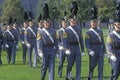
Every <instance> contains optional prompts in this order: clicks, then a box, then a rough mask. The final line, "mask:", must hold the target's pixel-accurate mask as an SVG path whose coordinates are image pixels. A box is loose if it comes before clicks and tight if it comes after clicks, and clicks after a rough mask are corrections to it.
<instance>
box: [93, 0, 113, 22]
mask: <svg viewBox="0 0 120 80" xmlns="http://www.w3.org/2000/svg"><path fill="white" fill-rule="evenodd" d="M95 4H96V5H97V8H98V19H100V20H104V22H106V19H107V21H108V19H109V18H112V17H113V14H114V11H115V0H96V1H95Z"/></svg>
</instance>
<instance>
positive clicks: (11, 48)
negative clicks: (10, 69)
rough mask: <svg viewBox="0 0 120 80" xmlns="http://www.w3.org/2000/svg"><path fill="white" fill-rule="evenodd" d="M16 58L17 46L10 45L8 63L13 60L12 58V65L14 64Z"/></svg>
mask: <svg viewBox="0 0 120 80" xmlns="http://www.w3.org/2000/svg"><path fill="white" fill-rule="evenodd" d="M11 56H12V57H11ZM15 57H16V44H12V45H9V47H8V48H7V60H8V63H9V62H10V61H11V58H12V64H14V63H15Z"/></svg>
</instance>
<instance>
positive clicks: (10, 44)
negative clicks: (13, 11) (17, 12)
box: [4, 17, 18, 64]
mask: <svg viewBox="0 0 120 80" xmlns="http://www.w3.org/2000/svg"><path fill="white" fill-rule="evenodd" d="M12 24H13V20H12V17H10V19H9V24H8V29H7V30H6V32H5V34H4V37H5V46H6V48H7V60H8V63H10V61H11V56H12V64H15V56H16V46H17V43H18V32H17V31H16V30H15V29H13V25H12Z"/></svg>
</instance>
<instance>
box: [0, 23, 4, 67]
mask: <svg viewBox="0 0 120 80" xmlns="http://www.w3.org/2000/svg"><path fill="white" fill-rule="evenodd" d="M3 39H4V36H3V30H2V25H1V26H0V65H1V64H2V59H1V52H2V49H3V47H2V46H3Z"/></svg>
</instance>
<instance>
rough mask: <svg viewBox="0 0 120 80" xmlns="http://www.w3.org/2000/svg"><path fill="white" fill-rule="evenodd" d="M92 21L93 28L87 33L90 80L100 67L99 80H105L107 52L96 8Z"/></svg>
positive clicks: (86, 43) (86, 42)
mask: <svg viewBox="0 0 120 80" xmlns="http://www.w3.org/2000/svg"><path fill="white" fill-rule="evenodd" d="M93 9H94V10H95V12H94V11H93V13H92V14H93V15H94V16H92V20H91V22H90V25H91V28H90V29H89V30H88V31H87V32H86V35H85V36H86V37H85V45H86V48H87V51H88V55H89V75H88V80H92V77H93V71H94V69H95V67H96V66H97V65H98V80H102V79H103V62H104V59H103V55H104V52H105V45H104V39H103V32H102V30H100V29H98V21H97V14H96V7H93Z"/></svg>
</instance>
